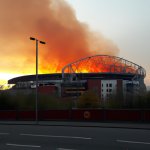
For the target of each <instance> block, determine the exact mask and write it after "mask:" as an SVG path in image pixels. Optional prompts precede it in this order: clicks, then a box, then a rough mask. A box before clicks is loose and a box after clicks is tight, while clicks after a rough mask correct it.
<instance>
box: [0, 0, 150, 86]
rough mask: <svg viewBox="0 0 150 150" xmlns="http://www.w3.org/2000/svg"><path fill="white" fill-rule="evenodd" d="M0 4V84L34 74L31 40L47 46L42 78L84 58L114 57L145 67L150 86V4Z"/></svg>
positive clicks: (109, 0)
mask: <svg viewBox="0 0 150 150" xmlns="http://www.w3.org/2000/svg"><path fill="white" fill-rule="evenodd" d="M0 2H1V5H0V22H1V24H0V33H1V34H0V46H1V54H0V59H1V62H0V84H3V83H6V82H7V80H8V79H10V78H13V77H16V76H20V75H25V74H34V73H35V53H34V52H33V49H34V48H35V45H34V43H33V42H31V41H30V40H29V37H30V36H31V35H32V36H35V37H37V38H39V39H42V40H45V41H46V43H47V44H46V45H45V46H41V45H40V49H43V51H40V58H39V60H40V62H39V72H40V73H51V72H60V68H62V67H63V66H64V65H65V64H67V63H69V62H72V61H74V60H77V59H79V58H80V57H85V56H88V55H94V54H111V55H115V56H119V57H123V58H125V59H127V60H130V61H132V62H134V63H137V64H139V65H141V66H142V67H144V68H145V69H146V71H147V76H146V79H145V83H146V84H147V85H150V65H149V64H150V59H149V56H150V43H149V40H150V34H149V33H150V15H149V14H150V9H149V8H150V0H42V1H41V0H15V1H12V0H0ZM95 41H96V42H95ZM58 43H59V44H58ZM93 49H94V51H91V50H93ZM44 50H45V51H44ZM104 50H105V51H104Z"/></svg>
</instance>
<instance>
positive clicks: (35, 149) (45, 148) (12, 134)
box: [0, 125, 150, 150]
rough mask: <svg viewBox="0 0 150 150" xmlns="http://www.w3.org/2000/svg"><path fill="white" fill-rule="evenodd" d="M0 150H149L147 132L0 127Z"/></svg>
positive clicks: (57, 127) (26, 126)
mask: <svg viewBox="0 0 150 150" xmlns="http://www.w3.org/2000/svg"><path fill="white" fill-rule="evenodd" d="M0 150H150V130H142V129H121V128H100V127H98V128H94V127H61V126H39V125H0Z"/></svg>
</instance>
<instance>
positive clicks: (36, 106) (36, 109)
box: [30, 37, 46, 124]
mask: <svg viewBox="0 0 150 150" xmlns="http://www.w3.org/2000/svg"><path fill="white" fill-rule="evenodd" d="M30 40H33V41H36V99H35V117H36V118H35V120H36V124H38V43H39V42H40V43H41V44H46V42H43V41H40V40H38V39H36V38H34V37H30Z"/></svg>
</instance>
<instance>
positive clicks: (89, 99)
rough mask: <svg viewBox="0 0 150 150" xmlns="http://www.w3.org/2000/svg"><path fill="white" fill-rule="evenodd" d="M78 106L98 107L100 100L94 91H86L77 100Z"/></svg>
mask: <svg viewBox="0 0 150 150" xmlns="http://www.w3.org/2000/svg"><path fill="white" fill-rule="evenodd" d="M77 106H78V108H98V107H99V106H100V100H99V97H98V95H97V94H96V93H95V92H94V91H87V92H84V93H83V94H82V95H81V96H80V97H79V100H78V101H77Z"/></svg>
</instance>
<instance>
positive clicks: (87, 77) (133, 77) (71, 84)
mask: <svg viewBox="0 0 150 150" xmlns="http://www.w3.org/2000/svg"><path fill="white" fill-rule="evenodd" d="M145 76H146V71H145V69H144V68H143V67H141V66H140V65H137V64H135V63H133V62H131V61H128V60H126V59H123V58H120V57H116V56H109V55H94V56H91V57H85V58H81V59H79V60H77V61H75V62H72V63H69V64H67V65H66V66H64V67H63V68H62V72H61V73H53V74H39V75H38V86H39V91H41V92H49V93H51V92H57V93H58V95H59V96H61V97H68V96H69V97H74V96H79V95H81V94H82V93H84V92H85V91H89V90H93V91H94V92H95V93H97V94H98V95H99V97H100V98H101V99H104V100H105V99H107V98H109V96H110V95H112V94H114V93H121V94H122V95H126V93H132V94H139V93H142V91H145V90H146V87H145V84H144V78H145ZM8 84H15V86H14V87H13V89H34V88H35V87H36V76H35V75H26V76H20V77H16V78H13V79H10V80H9V81H8Z"/></svg>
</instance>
